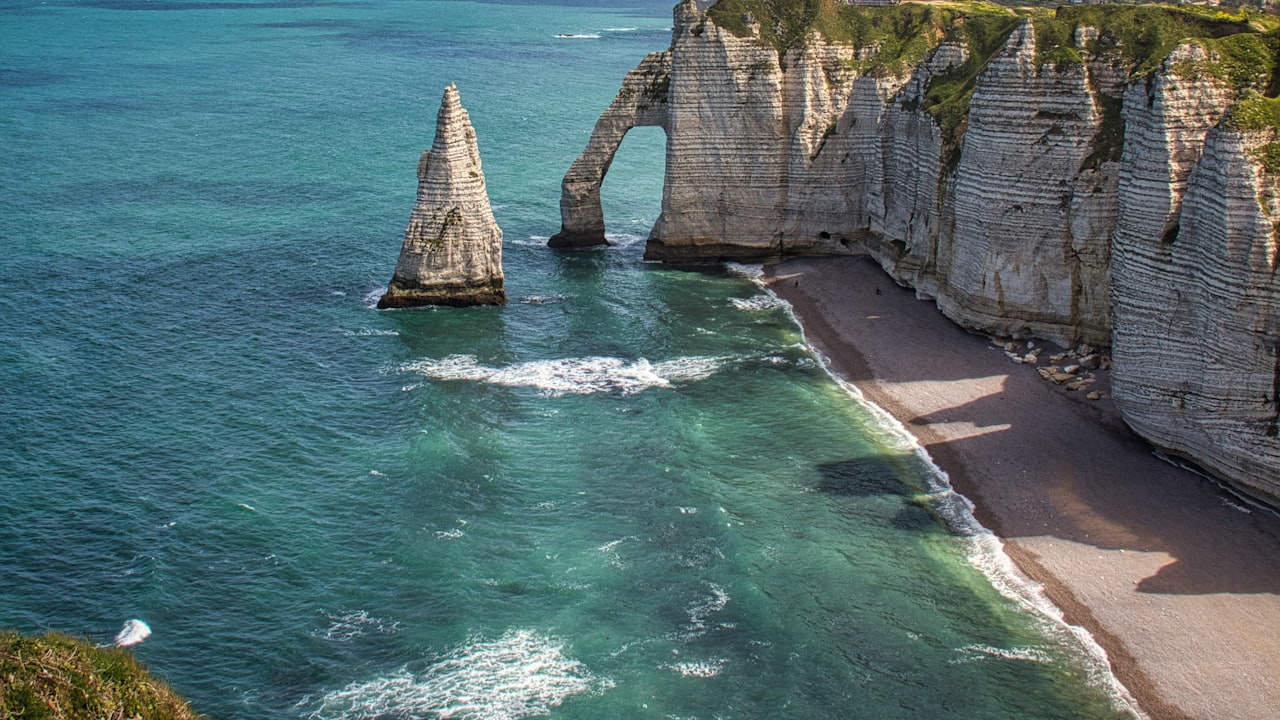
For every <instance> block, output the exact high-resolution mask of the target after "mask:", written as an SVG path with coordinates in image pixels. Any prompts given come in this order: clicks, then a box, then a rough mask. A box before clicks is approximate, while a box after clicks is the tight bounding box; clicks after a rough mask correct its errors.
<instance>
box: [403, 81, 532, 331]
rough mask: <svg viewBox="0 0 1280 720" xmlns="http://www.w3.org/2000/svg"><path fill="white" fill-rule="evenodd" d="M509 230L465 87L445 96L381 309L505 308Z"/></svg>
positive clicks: (422, 161) (452, 89) (420, 167)
mask: <svg viewBox="0 0 1280 720" xmlns="http://www.w3.org/2000/svg"><path fill="white" fill-rule="evenodd" d="M503 284H504V280H503V274H502V230H501V229H500V228H499V227H498V223H497V222H496V221H495V220H494V218H493V210H492V209H491V207H490V205H489V193H488V191H487V190H486V188H485V180H484V171H483V170H482V169H481V167H480V150H479V148H478V146H477V145H476V133H475V130H474V129H473V128H472V127H471V119H470V117H469V116H468V114H467V111H466V110H465V109H463V107H462V102H461V100H460V99H459V97H458V89H457V87H455V86H454V85H452V84H450V85H449V86H448V87H447V88H445V91H444V98H443V99H442V101H441V103H440V111H439V113H437V115H436V135H435V140H434V142H432V144H431V149H429V150H427V151H425V152H423V153H422V158H421V159H420V160H419V161H418V197H417V201H416V202H415V203H414V206H413V212H412V214H411V215H410V217H409V227H408V228H407V229H405V233H404V247H403V248H402V249H401V250H400V259H399V260H398V261H397V262H396V269H395V274H394V276H393V277H392V279H391V283H390V284H389V285H388V287H387V292H386V294H384V295H383V296H382V298H381V299H379V300H378V307H379V308H402V307H414V306H419V305H453V306H468V305H502V304H504V303H506V301H507V296H506V291H505V290H504V288H503Z"/></svg>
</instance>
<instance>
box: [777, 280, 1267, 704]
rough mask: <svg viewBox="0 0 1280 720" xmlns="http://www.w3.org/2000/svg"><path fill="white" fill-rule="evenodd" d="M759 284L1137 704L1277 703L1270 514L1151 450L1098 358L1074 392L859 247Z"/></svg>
mask: <svg viewBox="0 0 1280 720" xmlns="http://www.w3.org/2000/svg"><path fill="white" fill-rule="evenodd" d="M764 282H765V284H766V286H767V287H769V288H770V289H771V290H772V291H773V292H774V293H775V294H777V295H778V296H779V297H780V298H782V299H783V300H786V301H787V302H789V303H790V304H791V306H792V309H793V312H794V314H795V315H796V318H797V321H798V322H799V323H800V324H801V326H802V328H803V329H804V332H805V336H806V338H807V340H808V342H809V343H810V344H811V345H813V346H814V347H815V349H817V351H818V352H820V353H821V354H823V355H824V356H825V357H826V358H827V360H828V362H829V364H830V368H831V370H832V371H833V372H834V373H836V374H837V376H839V377H840V378H841V379H842V380H844V381H846V382H849V383H850V384H852V385H853V386H854V387H856V388H857V389H858V391H859V392H861V393H862V395H863V396H864V397H865V398H866V399H867V400H868V401H870V402H872V403H874V404H876V405H877V406H879V407H880V408H882V409H884V410H885V411H886V412H887V413H889V414H890V415H891V416H893V417H894V418H896V419H897V420H898V421H899V422H900V423H901V424H902V425H903V426H904V427H905V428H906V429H907V430H908V432H910V433H911V434H912V435H913V436H914V437H915V438H916V440H917V441H918V442H919V443H920V445H921V446H922V447H924V448H925V450H926V451H927V452H928V453H929V455H930V456H931V458H932V459H933V461H934V462H935V463H936V464H937V465H938V466H939V467H940V468H941V469H942V470H944V471H945V472H946V473H947V474H948V475H949V477H950V480H951V483H952V486H953V487H954V488H955V490H956V491H957V492H959V493H961V494H962V495H964V496H965V497H966V498H968V499H969V500H970V501H972V503H973V504H974V511H973V512H974V515H975V517H976V518H977V520H978V521H979V522H981V523H982V524H983V525H984V526H985V527H986V528H988V529H989V530H991V531H992V532H993V533H994V534H995V535H996V536H997V537H999V538H1000V539H1001V541H1002V542H1003V544H1004V550H1005V553H1006V554H1007V555H1008V556H1009V558H1010V559H1011V560H1012V561H1013V563H1014V564H1015V565H1016V566H1017V567H1018V569H1019V570H1020V571H1021V572H1022V573H1024V574H1026V575H1027V576H1028V577H1029V578H1031V579H1032V580H1033V581H1034V582H1036V583H1039V584H1040V585H1041V586H1042V587H1043V591H1044V593H1045V595H1046V596H1047V597H1048V599H1049V600H1050V601H1051V602H1053V603H1054V605H1056V606H1057V607H1058V608H1059V609H1060V610H1061V611H1062V613H1063V616H1064V619H1065V620H1066V622H1068V623H1070V624H1072V625H1077V626H1080V627H1083V628H1084V629H1085V630H1087V631H1088V632H1089V633H1090V634H1091V635H1092V636H1093V638H1094V639H1095V640H1096V641H1097V643H1098V644H1099V645H1100V646H1101V647H1102V648H1103V649H1104V650H1105V651H1106V653H1107V657H1108V660H1109V662H1110V665H1111V669H1112V671H1113V673H1114V674H1115V676H1116V677H1117V678H1118V679H1119V680H1120V682H1121V683H1122V684H1123V685H1124V686H1125V688H1126V689H1127V690H1128V691H1129V692H1130V693H1131V694H1132V695H1133V697H1134V698H1135V699H1136V700H1137V702H1138V704H1139V706H1140V707H1141V709H1142V711H1143V712H1144V713H1146V714H1147V715H1148V716H1149V717H1151V718H1157V719H1164V718H1170V719H1181V718H1215V719H1216V718H1241V719H1244V718H1259V717H1280V689H1277V688H1280V515H1277V514H1276V513H1274V512H1272V511H1270V510H1266V509H1262V508H1258V507H1251V506H1248V505H1247V504H1244V503H1242V501H1240V500H1239V498H1238V497H1236V496H1235V495H1232V494H1231V493H1229V492H1227V491H1226V490H1224V489H1223V488H1221V487H1219V486H1217V485H1215V484H1213V483H1212V482H1210V481H1209V480H1207V479H1206V478H1204V477H1201V476H1199V475H1197V474H1195V473H1193V472H1191V471H1189V470H1186V469H1183V468H1180V467H1177V466H1175V465H1172V464H1170V463H1168V462H1165V461H1163V460H1161V459H1159V458H1158V457H1157V456H1156V455H1155V454H1154V453H1153V452H1152V448H1151V447H1150V446H1149V445H1148V444H1147V443H1146V442H1145V441H1143V440H1142V439H1141V438H1139V437H1137V436H1136V435H1134V434H1133V433H1132V432H1131V431H1130V430H1129V429H1128V428H1127V426H1126V425H1125V424H1124V422H1123V420H1122V419H1121V417H1120V415H1119V413H1118V411H1117V410H1116V408H1115V407H1114V405H1112V403H1111V401H1110V399H1109V393H1108V392H1107V389H1108V387H1107V378H1106V373H1105V372H1098V373H1097V375H1098V378H1097V382H1096V383H1095V384H1093V385H1090V386H1088V387H1087V388H1085V389H1079V390H1074V391H1072V390H1068V389H1067V388H1066V387H1065V386H1064V385H1058V384H1054V383H1052V382H1049V381H1048V380H1045V379H1044V378H1042V377H1041V375H1040V374H1039V373H1037V371H1036V366H1034V365H1023V364H1015V363H1013V362H1011V361H1010V359H1009V358H1008V357H1007V356H1006V354H1005V352H1004V348H1002V347H1000V346H998V345H996V344H994V343H993V342H992V341H991V340H990V339H989V338H985V337H982V336H979V335H974V334H971V333H968V332H966V331H965V330H963V329H962V328H960V327H959V326H957V325H955V324H954V323H952V322H951V321H950V320H948V319H946V318H945V317H944V316H943V315H942V314H941V312H939V311H938V309H937V307H936V306H935V305H934V303H932V302H930V301H927V300H921V299H918V298H916V296H915V294H914V292H913V291H911V290H910V289H907V288H902V287H899V286H898V285H896V284H895V283H894V281H893V280H892V279H891V278H890V277H889V276H888V275H887V274H885V273H884V272H883V270H881V268H880V267H879V266H878V265H877V264H876V263H875V262H874V261H873V260H871V259H870V258H868V257H865V256H857V257H837V258H803V259H790V260H786V261H783V262H781V263H778V264H775V265H770V266H768V267H766V270H765V277H764ZM1095 390H1096V391H1097V393H1098V394H1097V395H1095V396H1094V397H1098V398H1099V399H1088V398H1087V397H1086V394H1087V393H1089V392H1091V391H1095Z"/></svg>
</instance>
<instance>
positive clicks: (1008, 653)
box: [951, 645, 1051, 665]
mask: <svg viewBox="0 0 1280 720" xmlns="http://www.w3.org/2000/svg"><path fill="white" fill-rule="evenodd" d="M958 652H960V653H961V657H959V658H958V659H955V660H952V661H951V664H953V665H958V664H962V663H968V662H977V661H979V660H1021V661H1023V662H1036V663H1048V662H1051V660H1050V658H1049V656H1048V655H1047V654H1046V653H1045V652H1044V651H1043V650H1038V649H1036V648H1032V647H1015V648H998V647H992V646H990V645H965V646H964V647H962V648H960V649H959V650H958Z"/></svg>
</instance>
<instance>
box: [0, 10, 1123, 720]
mask: <svg viewBox="0 0 1280 720" xmlns="http://www.w3.org/2000/svg"><path fill="white" fill-rule="evenodd" d="M670 24H671V21H670V0H611V1H606V2H576V3H575V2H555V3H553V2H534V1H532V0H530V1H529V2H489V3H477V2H445V1H432V0H335V1H328V2H325V1H321V2H301V1H298V0H62V1H55V2H37V1H35V0H3V1H0V38H2V39H3V42H0V133H2V135H3V138H4V139H3V142H0V497H3V499H4V508H3V510H2V511H0V626H6V627H12V628H16V629H19V630H22V631H26V632H41V631H44V630H60V631H64V632H70V633H73V634H83V635H86V636H88V637H89V638H91V639H93V640H94V641H96V642H104V643H105V642H109V641H110V640H111V638H112V637H113V636H114V635H115V633H116V632H117V631H118V630H119V629H120V628H121V626H122V624H123V623H124V622H125V621H126V620H128V619H131V618H138V619H141V620H144V621H145V622H146V623H147V624H148V625H149V626H150V627H151V629H152V630H153V631H154V632H153V634H152V635H151V636H150V637H149V638H148V639H147V640H146V641H145V642H143V643H141V644H139V645H137V646H135V647H136V653H137V655H138V656H139V658H140V659H142V660H143V661H144V662H146V663H147V664H148V665H149V666H150V667H151V668H152V669H153V670H154V671H155V672H157V673H159V674H161V675H163V676H164V677H166V678H167V679H169V680H170V682H171V683H172V684H173V685H174V686H175V687H176V688H177V689H178V690H179V691H180V692H181V693H183V694H184V695H185V696H186V697H188V698H189V699H190V700H191V702H192V703H193V704H194V706H195V707H196V708H197V709H198V710H199V711H201V712H203V713H206V714H208V715H209V716H210V717H212V718H217V719H219V720H229V719H231V718H324V719H330V718H333V719H337V718H383V719H389V718H458V719H461V718H491V719H507V718H524V717H542V716H549V717H554V718H593V719H598V718H702V719H705V720H712V719H715V718H740V719H747V718H807V719H818V718H947V717H953V718H1110V717H1123V716H1125V715H1126V714H1127V711H1126V710H1125V709H1124V707H1123V704H1122V703H1121V702H1120V701H1118V700H1117V697H1116V696H1117V691H1116V689H1115V688H1114V687H1113V685H1112V683H1111V680H1110V677H1109V675H1108V674H1107V673H1106V671H1105V665H1103V664H1102V663H1101V661H1099V659H1098V658H1097V656H1096V654H1094V653H1091V651H1090V649H1089V648H1090V645H1089V642H1088V640H1087V638H1081V637H1079V636H1078V634H1077V633H1075V632H1074V631H1072V630H1071V629H1070V628H1067V627H1066V626H1064V625H1062V624H1061V623H1060V622H1057V621H1056V620H1055V619H1054V618H1053V612H1052V609H1051V608H1047V607H1045V606H1044V604H1043V602H1042V601H1041V600H1040V599H1039V598H1038V596H1037V595H1036V594H1035V593H1034V591H1033V589H1029V588H1026V587H1024V586H1021V585H1020V584H1019V583H1018V582H1017V580H1016V578H1014V577H1011V576H1010V575H1009V574H1008V573H1007V572H1006V570H1005V566H1006V563H1004V562H1003V561H1002V556H1000V555H999V554H998V553H997V552H994V551H993V548H994V547H995V545H996V543H995V542H994V540H993V539H992V538H990V536H989V535H987V534H985V533H983V532H982V531H981V530H980V529H976V528H973V527H970V526H968V525H967V524H966V520H965V518H964V515H963V503H962V502H961V501H960V499H958V498H956V497H955V496H953V495H951V494H949V493H948V492H947V491H946V488H945V486H944V485H942V484H940V479H939V477H938V476H937V473H936V471H935V470H934V468H933V467H932V466H931V464H930V463H929V462H928V460H927V459H926V458H924V457H922V456H921V455H920V454H919V452H918V451H917V449H916V448H914V447H913V446H912V445H911V444H910V443H908V442H905V441H904V440H903V439H902V436H901V434H900V433H899V432H897V431H895V430H894V429H893V428H892V423H887V422H886V421H885V419H884V418H883V417H881V416H879V415H877V414H876V412H875V411H874V410H873V409H868V408H866V407H863V406H862V405H860V404H859V403H858V402H856V401H855V398H853V397H852V396H851V394H850V392H849V391H848V390H847V389H846V388H844V387H842V386H841V385H840V384H839V383H837V382H836V381H834V380H833V379H832V378H830V377H829V376H828V375H827V374H826V373H825V372H824V370H823V368H822V366H821V364H820V362H819V361H818V360H817V359H816V358H815V357H814V356H813V355H812V354H811V353H810V351H809V350H808V349H807V348H806V346H805V345H804V343H803V338H802V336H801V334H800V331H799V328H798V327H797V326H796V325H795V323H794V322H793V320H792V318H791V317H790V315H789V314H788V312H787V308H786V307H785V306H784V305H782V304H781V303H779V302H777V301H776V300H774V299H773V298H771V297H770V296H768V295H767V294H765V293H764V292H763V291H762V290H760V289H759V287H758V286H757V285H756V284H755V283H754V282H753V280H752V278H751V275H752V269H751V268H725V269H724V270H722V271H711V272H704V273H693V272H682V271H678V270H673V269H668V268H664V267H661V266H655V265H651V264H646V263H643V262H642V261H641V255H642V252H643V237H644V235H645V233H646V232H647V230H648V228H649V226H650V225H651V224H652V222H653V220H654V219H655V218H656V216H657V212H658V202H659V196H660V190H661V175H662V163H663V158H662V147H663V142H664V138H663V136H662V132H661V131H660V130H657V129H653V128H648V129H640V130H636V131H634V132H633V134H632V135H630V136H628V139H627V141H626V143H625V144H624V146H623V148H622V152H621V153H620V154H619V157H618V159H617V161H616V162H615V164H614V166H613V169H612V171H611V173H610V176H609V179H608V180H607V182H606V184H605V188H604V195H605V205H606V217H607V221H608V223H609V226H610V232H611V237H612V238H613V239H614V241H615V243H616V245H615V246H614V247H612V248H609V249H607V250H601V251H592V252H583V253H577V254H564V253H557V252H553V251H550V250H548V249H547V248H546V247H545V245H544V243H545V238H546V237H547V236H549V235H550V234H552V233H553V232H555V231H556V230H558V229H559V214H558V200H559V182H560V178H561V176H562V175H563V173H564V171H565V170H566V169H567V168H568V166H569V163H570V162H571V161H572V160H573V158H574V157H575V156H576V155H577V153H578V152H580V151H581V149H582V147H583V146H584V145H585V143H586V140H587V137H588V134H589V133H590V130H591V127H592V125H593V123H594V121H595V119H596V117H597V115H598V114H599V112H600V111H601V110H603V109H604V107H605V106H606V105H607V104H608V102H609V101H610V99H611V98H612V96H613V93H614V92H615V91H616V90H617V87H618V85H619V83H620V82H621V78H622V76H623V74H624V73H625V72H626V71H627V70H628V69H629V68H631V67H632V66H633V65H635V64H636V63H637V62H638V61H639V60H640V58H642V57H643V56H644V55H645V54H646V53H647V52H650V51H653V50H660V49H663V48H665V47H666V46H667V44H668V42H669V34H670ZM558 35H569V36H571V37H558ZM449 82H456V83H457V84H458V86H459V89H460V92H461V96H462V100H463V104H464V105H465V106H466V107H467V108H468V109H469V111H470V112H471V117H472V121H473V123H474V125H475V128H476V132H477V135H478V138H479V143H480V150H481V154H482V157H483V160H484V164H485V170H486V175H487V179H488V185H489V189H490V193H491V197H492V200H493V203H494V213H495V215H496V217H497V219H498V222H499V224H500V225H501V226H502V227H503V229H504V231H505V237H506V241H505V243H506V244H505V267H506V273H507V282H508V293H509V296H510V299H511V301H510V304H509V305H508V306H506V307H503V308H479V309H439V310H420V311H393V312H379V311H376V310H374V309H373V308H372V306H373V303H374V302H375V300H376V297H377V292H378V291H379V289H380V288H381V287H382V286H383V285H384V284H385V283H386V281H387V280H388V279H389V278H390V274H391V271H392V269H393V267H394V263H395V258H396V254H397V253H398V250H399V246H400V242H401V239H402V233H403V228H404V225H405V223H406V221H407V218H408V215H409V210H410V207H411V205H412V202H413V198H414V188H415V177H414V170H415V167H416V163H417V159H418V154H419V153H420V152H421V150H422V149H423V148H425V147H427V146H429V145H430V143H431V136H432V133H433V130H434V116H435V111H436V108H437V107H438V104H439V101H440V95H441V93H442V90H443V88H444V86H445V85H446V84H447V83H449Z"/></svg>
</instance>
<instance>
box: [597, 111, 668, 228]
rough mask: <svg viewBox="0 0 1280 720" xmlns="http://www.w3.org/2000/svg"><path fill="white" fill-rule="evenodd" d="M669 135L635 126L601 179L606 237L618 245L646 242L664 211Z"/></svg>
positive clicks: (654, 129)
mask: <svg viewBox="0 0 1280 720" xmlns="http://www.w3.org/2000/svg"><path fill="white" fill-rule="evenodd" d="M666 145H667V134H666V131H664V130H663V129H662V128H660V127H634V128H631V129H630V130H629V131H628V132H627V134H626V135H625V136H624V137H623V139H622V142H621V143H620V144H619V146H618V150H617V152H615V153H614V156H613V161H612V162H611V163H610V164H609V166H608V167H607V168H605V172H604V176H603V177H602V178H601V180H600V204H601V206H602V209H603V211H604V227H605V237H606V238H607V239H608V240H609V242H610V243H611V244H614V245H632V244H636V243H642V242H644V241H645V240H646V239H647V238H648V237H649V232H650V231H651V230H652V229H653V226H654V223H656V222H657V221H658V213H659V212H660V211H661V209H662V184H663V180H664V177H665V174H666V156H667V152H666Z"/></svg>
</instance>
